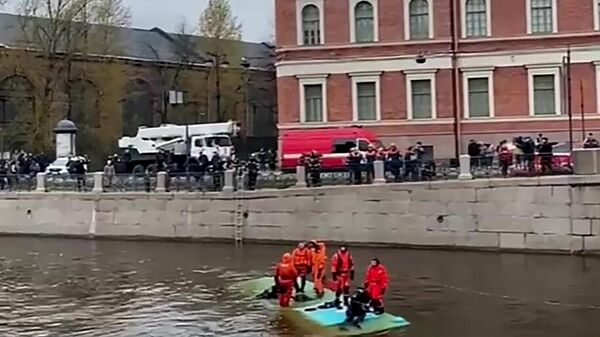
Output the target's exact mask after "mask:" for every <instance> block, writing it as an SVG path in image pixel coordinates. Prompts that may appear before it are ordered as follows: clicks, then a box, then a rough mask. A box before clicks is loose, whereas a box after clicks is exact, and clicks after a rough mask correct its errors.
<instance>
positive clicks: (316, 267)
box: [310, 240, 327, 298]
mask: <svg viewBox="0 0 600 337" xmlns="http://www.w3.org/2000/svg"><path fill="white" fill-rule="evenodd" d="M310 246H311V255H312V276H313V282H314V288H315V293H316V294H317V297H318V298H321V297H323V295H324V294H325V285H324V284H323V282H324V281H325V264H326V263H327V249H326V248H325V243H324V242H323V241H319V240H312V241H311V242H310Z"/></svg>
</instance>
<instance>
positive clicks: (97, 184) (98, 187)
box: [92, 172, 104, 193]
mask: <svg viewBox="0 0 600 337" xmlns="http://www.w3.org/2000/svg"><path fill="white" fill-rule="evenodd" d="M103 185H104V172H95V173H94V188H93V189H92V192H93V193H102V192H104V186H103Z"/></svg>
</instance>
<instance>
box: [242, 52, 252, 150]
mask: <svg viewBox="0 0 600 337" xmlns="http://www.w3.org/2000/svg"><path fill="white" fill-rule="evenodd" d="M240 66H242V69H243V72H242V81H243V82H244V84H243V85H244V88H243V90H244V112H243V114H244V115H243V118H241V121H240V122H241V123H242V130H244V131H243V132H242V135H243V136H244V138H246V137H248V131H249V128H248V125H250V123H249V118H250V116H249V112H250V110H249V102H250V86H249V82H250V74H249V73H248V72H249V68H250V62H248V60H247V59H246V58H245V57H242V59H241V61H240Z"/></svg>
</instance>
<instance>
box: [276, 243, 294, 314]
mask: <svg viewBox="0 0 600 337" xmlns="http://www.w3.org/2000/svg"><path fill="white" fill-rule="evenodd" d="M297 277H298V273H297V272H296V268H294V264H293V263H292V255H291V254H290V253H285V254H283V256H282V257H281V262H280V263H278V264H277V268H275V286H276V287H277V289H278V291H279V305H280V306H282V307H289V306H290V300H291V299H292V295H293V292H294V285H295V284H296V278H297Z"/></svg>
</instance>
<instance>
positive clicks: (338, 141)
mask: <svg viewBox="0 0 600 337" xmlns="http://www.w3.org/2000/svg"><path fill="white" fill-rule="evenodd" d="M369 144H374V145H378V144H379V141H378V140H377V136H376V135H375V133H373V132H371V131H370V130H367V129H363V128H361V127H347V128H327V129H307V130H293V131H285V132H283V134H282V136H281V149H280V152H281V169H282V170H284V171H290V170H294V169H295V168H296V166H297V165H298V159H300V156H301V155H302V154H308V153H310V152H311V151H312V150H317V151H319V153H320V154H321V155H322V156H323V158H322V159H323V166H322V168H323V170H327V171H336V170H344V169H345V168H346V157H347V156H348V153H349V152H350V149H352V148H353V147H358V148H359V150H360V151H361V152H364V151H366V150H367V147H368V146H369Z"/></svg>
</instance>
